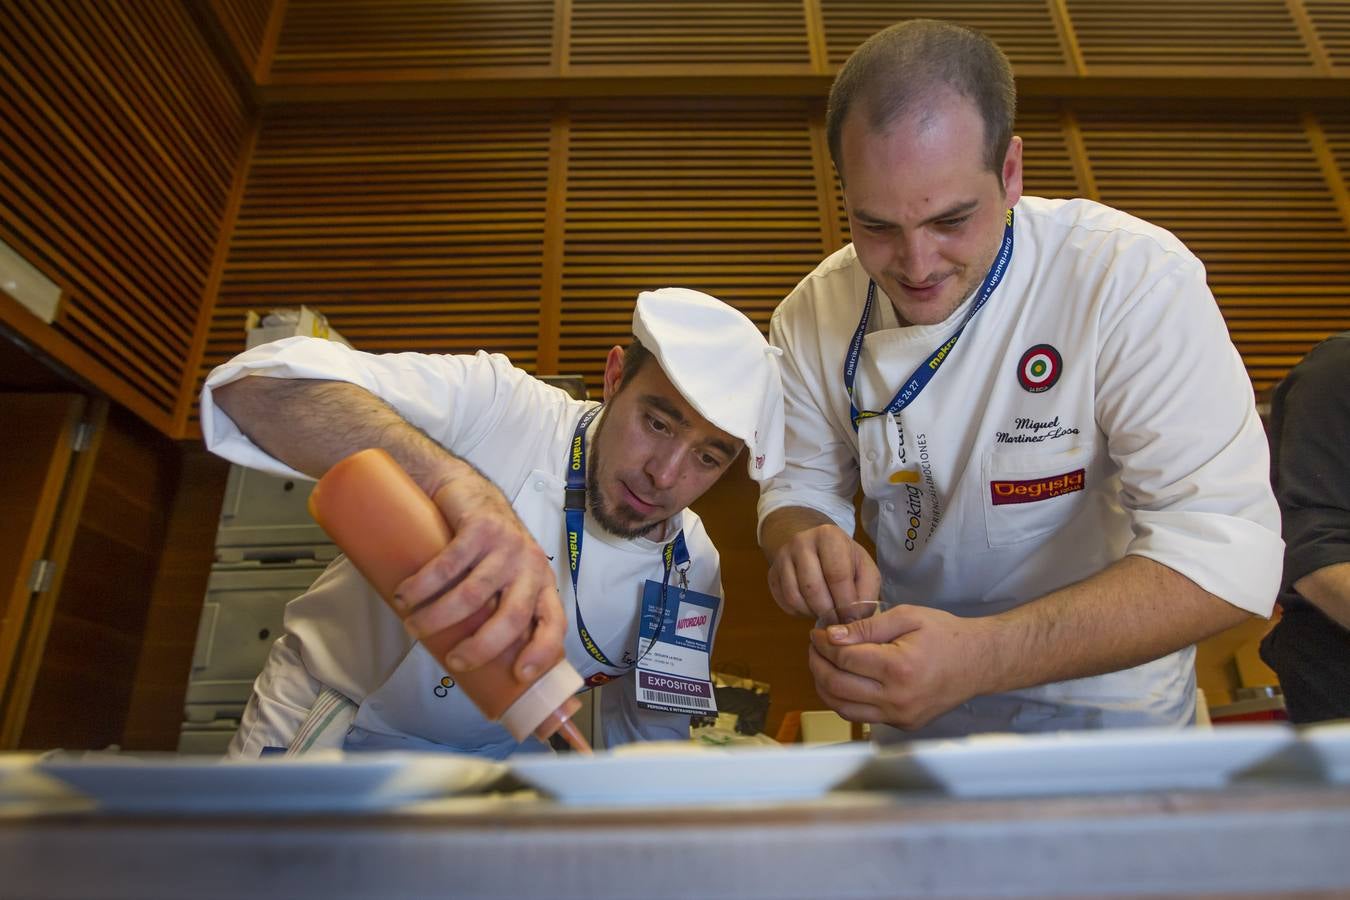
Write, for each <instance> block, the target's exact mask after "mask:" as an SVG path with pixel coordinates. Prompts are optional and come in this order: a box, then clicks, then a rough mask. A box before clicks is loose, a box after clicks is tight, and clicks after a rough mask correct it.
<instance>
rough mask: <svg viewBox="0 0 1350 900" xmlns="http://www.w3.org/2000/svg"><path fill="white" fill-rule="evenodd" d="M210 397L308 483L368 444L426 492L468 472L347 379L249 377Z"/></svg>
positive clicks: (219, 388) (270, 452) (399, 417)
mask: <svg viewBox="0 0 1350 900" xmlns="http://www.w3.org/2000/svg"><path fill="white" fill-rule="evenodd" d="M213 396H214V398H215V403H216V405H217V406H218V407H220V409H222V410H223V411H224V412H225V413H226V415H228V416H229V417H230V418H231V419H232V420H233V421H234V423H235V425H237V426H238V427H239V430H240V431H242V432H243V433H244V434H245V435H247V436H248V438H249V439H250V440H251V441H253V443H255V444H257V445H258V446H259V447H260V448H262V450H263V451H264V452H266V453H267V454H268V455H270V456H272V457H274V458H275V459H277V460H280V461H281V462H283V463H285V464H286V465H288V466H290V467H291V468H293V469H295V470H297V471H299V472H304V473H305V474H306V475H309V476H311V477H312V478H319V477H320V476H322V475H323V474H324V473H325V472H327V471H328V469H329V468H331V467H332V466H333V465H334V464H335V463H337V462H338V461H339V460H342V459H344V458H345V457H347V456H350V455H351V454H353V453H355V452H357V451H359V450H365V449H367V448H370V447H380V448H383V449H384V450H386V451H387V452H388V453H389V454H390V455H391V456H393V457H394V459H395V460H396V461H397V462H398V463H399V465H401V466H402V467H403V468H404V469H406V470H407V472H408V474H409V475H411V476H412V478H413V480H414V481H416V482H417V483H418V485H419V486H421V488H422V489H423V490H425V491H426V492H427V493H428V494H432V493H434V492H435V490H436V488H438V487H439V486H440V485H441V484H444V483H445V482H446V481H448V480H449V479H451V478H453V477H456V476H457V475H459V474H462V473H463V472H465V471H469V470H470V467H469V466H468V464H467V463H464V462H462V461H460V460H459V459H457V458H455V457H454V456H452V455H451V454H450V453H448V452H447V451H446V450H445V449H444V448H443V447H441V446H440V445H439V444H437V443H436V442H435V441H433V440H432V439H431V438H429V437H427V436H426V434H424V433H423V432H422V431H420V430H419V429H417V428H416V427H414V426H413V425H411V424H409V423H408V422H407V420H405V419H404V418H403V417H402V416H400V415H399V414H398V413H397V412H395V411H394V410H393V409H392V408H390V407H389V406H388V404H386V403H385V402H384V401H383V400H381V399H380V398H378V397H376V396H375V395H374V394H372V393H370V392H369V391H367V390H365V389H364V388H361V387H358V386H357V385H354V384H349V383H347V382H345V381H319V380H313V379H305V378H268V377H265V376H250V377H246V378H241V379H238V380H237V381H232V382H229V383H228V384H223V385H220V386H219V387H217V388H215V389H214V391H213Z"/></svg>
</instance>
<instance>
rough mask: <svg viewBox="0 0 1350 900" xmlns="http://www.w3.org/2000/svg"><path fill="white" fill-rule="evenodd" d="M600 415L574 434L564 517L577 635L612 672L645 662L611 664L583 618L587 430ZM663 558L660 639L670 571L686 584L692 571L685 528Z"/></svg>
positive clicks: (588, 415)
mask: <svg viewBox="0 0 1350 900" xmlns="http://www.w3.org/2000/svg"><path fill="white" fill-rule="evenodd" d="M599 412H600V407H599V406H593V407H591V408H590V409H588V410H586V412H585V413H584V414H583V415H582V417H581V420H580V421H579V422H577V427H576V430H575V431H574V432H573V434H572V446H571V447H570V448H569V449H568V452H567V489H566V491H565V492H564V494H563V515H564V517H565V519H566V521H567V567H568V568H569V569H571V571H572V605H573V609H575V610H576V616H577V633H578V634H580V635H581V644H582V646H583V647H585V648H586V652H587V653H589V654H590V655H591V656H592V657H593V658H594V659H595V660H596V661H597V662H599V663H600V664H602V665H606V666H609V667H610V668H611V669H626V668H631V667H632V666H635V665H637V663H639V662H642V659H641V657H639V658H638V660H637V661H636V662H634V663H632V664H630V665H620V664H618V663H615V662H611V661H610V658H609V657H608V656H606V655H605V652H604V651H603V650H601V649H600V645H599V644H597V643H596V642H595V639H594V638H592V637H591V633H590V632H589V631H587V630H586V622H585V621H584V620H583V619H582V617H581V598H580V595H579V594H578V593H577V579H578V576H580V574H581V539H582V536H583V535H584V534H585V531H586V428H587V426H589V425H590V424H591V420H592V419H594V418H595V416H596V414H597V413H599ZM661 559H662V561H663V563H664V566H665V572H664V574H663V575H662V576H661V606H660V611H659V613H658V618H657V622H656V632H655V633H656V635H657V636H660V634H661V628H662V627H663V626H664V624H665V621H666V591H667V590H668V589H669V587H670V572H671V570H672V569H674V568H676V567H678V568H679V570H680V580H681V582H682V583H683V581H684V573H685V572H687V571H688V570H689V562H690V560H689V548H688V547H687V546H686V545H685V543H684V529H683V528H681V529H680V531H679V533H677V534H676V535H675V539H674V540H672V541H671V542H670V543H669V544H666V548H665V550H664V552H662V554H661ZM654 646H656V641H655V640H653V641H652V643H651V644H650V645H649V646H648V647H647V651H646V653H643V654H642V655H643V656H646V655H647V653H650V652H651V648H652V647H654Z"/></svg>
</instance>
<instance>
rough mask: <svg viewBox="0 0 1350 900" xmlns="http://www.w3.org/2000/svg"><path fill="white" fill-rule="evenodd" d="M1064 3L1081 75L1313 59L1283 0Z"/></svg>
mask: <svg viewBox="0 0 1350 900" xmlns="http://www.w3.org/2000/svg"><path fill="white" fill-rule="evenodd" d="M1066 3H1067V7H1068V11H1069V19H1070V21H1071V22H1072V24H1073V30H1074V33H1075V34H1076V35H1077V37H1078V46H1079V48H1080V49H1081V50H1082V53H1083V61H1084V62H1085V63H1086V65H1087V68H1088V72H1089V74H1091V73H1093V72H1094V70H1096V69H1098V68H1100V67H1110V66H1170V67H1177V66H1181V67H1186V68H1191V67H1205V68H1208V67H1212V66H1233V67H1238V68H1241V69H1246V70H1250V69H1251V68H1252V67H1254V66H1294V67H1307V68H1308V69H1309V70H1311V68H1312V65H1313V60H1312V56H1311V54H1310V53H1309V51H1308V47H1307V45H1306V44H1305V43H1304V41H1303V37H1302V35H1301V34H1300V33H1299V30H1298V26H1297V25H1296V24H1295V22H1294V19H1293V16H1292V15H1291V13H1290V11H1289V6H1288V4H1287V2H1286V0H1186V2H1177V0H1131V2H1129V3H1114V2H1110V3H1108V2H1103V0H1066ZM1309 74H1311V71H1310V72H1309Z"/></svg>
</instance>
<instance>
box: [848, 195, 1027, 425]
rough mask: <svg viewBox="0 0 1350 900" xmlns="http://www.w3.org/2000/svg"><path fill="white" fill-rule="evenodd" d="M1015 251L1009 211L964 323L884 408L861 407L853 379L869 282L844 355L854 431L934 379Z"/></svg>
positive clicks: (873, 289)
mask: <svg viewBox="0 0 1350 900" xmlns="http://www.w3.org/2000/svg"><path fill="white" fill-rule="evenodd" d="M1012 252H1013V211H1012V210H1011V209H1010V210H1008V215H1007V219H1006V224H1005V225H1004V226H1003V246H1002V247H1000V248H999V251H998V256H997V257H996V258H995V259H994V264H993V265H992V266H990V267H989V271H988V272H987V273H986V274H985V276H984V283H983V284H981V285H980V289H979V291H977V292H976V296H975V302H974V303H972V304H971V305H970V309H969V310H967V311H966V317H965V318H964V319H962V320H961V325H960V327H959V328H957V329H956V333H955V334H953V335H952V336H951V337H950V338H948V339H947V340H946V341H945V342H944V343H943V344H942V346H940V347H938V348H937V349H936V350H934V351H933V352H932V353H930V354H929V355H928V359H926V360H924V361H923V362H922V363H921V364H920V365H919V367H918V368H917V369H915V370H914V372H913V374H911V375H910V376H909V380H908V381H906V382H905V385H904V387H902V388H900V390H898V391H896V393H895V396H894V397H893V398H891V402H890V403H889V404H887V406H886V408H885V409H883V410H870V409H864V410H862V411H859V410H858V406H857V399H856V398H855V395H854V392H853V379H854V377H855V376H856V375H857V373H858V359H859V357H861V356H862V344H863V337H865V336H866V334H867V320H868V319H869V318H871V315H872V304H873V302H875V300H876V296H877V284H876V282H875V281H868V282H867V302H866V303H864V304H863V312H862V319H860V320H859V321H858V330H857V331H855V332H853V340H852V341H850V342H849V346H848V355H847V356H846V357H845V358H844V389H845V390H847V391H848V413H849V417H850V418H851V419H852V420H853V430H854V431H857V430H858V423H859V422H861V421H862V420H863V419H870V418H873V417H874V416H884V415H896V414H898V413H899V412H900V410H902V409H904V408H905V407H906V406H909V405H910V404H911V403H913V402H914V400H915V398H917V397H918V396H919V394H920V393H921V392H922V391H923V389H924V388H926V387H927V386H928V382H930V381H932V380H933V376H934V375H936V374H937V370H938V368H939V367H941V365H942V363H943V362H944V361H946V359H947V356H948V355H949V354H950V353H951V352H952V348H953V347H955V346H956V340H957V338H959V337H961V332H963V331H965V330H966V326H967V325H969V324H970V320H971V319H973V318H975V314H976V313H977V312H979V311H980V307H982V306H984V304H985V301H987V300H988V299H989V297H990V295H991V294H993V293H994V289H995V288H997V287H998V286H999V283H1000V282H1002V281H1003V274H1004V273H1005V272H1006V271H1007V270H1008V263H1009V262H1010V261H1011V260H1012Z"/></svg>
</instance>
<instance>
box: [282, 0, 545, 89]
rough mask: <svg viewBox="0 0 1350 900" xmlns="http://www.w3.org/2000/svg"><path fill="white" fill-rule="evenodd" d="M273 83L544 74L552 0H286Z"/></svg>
mask: <svg viewBox="0 0 1350 900" xmlns="http://www.w3.org/2000/svg"><path fill="white" fill-rule="evenodd" d="M285 3H286V13H285V20H284V25H283V27H282V32H281V38H280V42H279V44H278V45H277V50H276V55H275V57H274V58H273V60H272V65H271V72H272V77H273V78H274V79H276V80H279V81H280V80H295V81H311V82H321V81H324V80H325V79H329V78H332V77H333V76H334V74H335V73H336V74H340V77H342V78H355V79H358V80H360V79H362V78H374V79H377V80H378V79H382V78H384V79H387V78H388V77H389V76H390V73H391V72H392V73H397V74H398V75H399V76H400V77H407V76H410V75H411V76H413V77H439V76H443V75H444V74H445V73H446V72H447V70H451V71H453V70H461V71H463V72H464V73H466V74H469V75H473V74H480V75H481V74H482V72H481V71H480V70H484V69H495V68H508V69H524V70H526V71H527V72H528V70H530V69H540V70H542V71H547V67H548V66H549V64H550V60H551V58H552V52H553V24H554V23H553V19H554V2H553V0H455V2H453V3H447V2H444V0H378V2H374V3H372V2H370V0H285Z"/></svg>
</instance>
